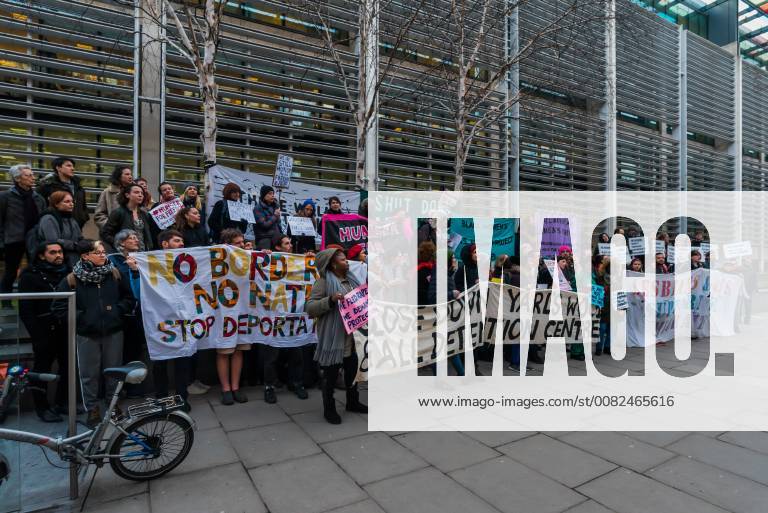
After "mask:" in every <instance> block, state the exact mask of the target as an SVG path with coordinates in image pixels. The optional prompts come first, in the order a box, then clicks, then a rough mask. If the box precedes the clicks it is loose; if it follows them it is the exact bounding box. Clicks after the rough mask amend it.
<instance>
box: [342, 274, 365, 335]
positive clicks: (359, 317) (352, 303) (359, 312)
mask: <svg viewBox="0 0 768 513" xmlns="http://www.w3.org/2000/svg"><path fill="white" fill-rule="evenodd" d="M339 312H340V313H341V320H342V321H344V329H345V330H347V333H348V334H351V333H354V332H355V331H357V330H358V329H360V328H362V327H363V326H365V325H366V324H367V323H368V284H367V283H363V284H362V285H360V286H359V287H357V288H356V289H353V290H351V291H350V292H349V293H348V294H347V295H346V296H344V298H343V299H342V300H341V301H339Z"/></svg>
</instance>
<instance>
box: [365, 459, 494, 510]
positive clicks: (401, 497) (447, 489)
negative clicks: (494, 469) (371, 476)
mask: <svg viewBox="0 0 768 513" xmlns="http://www.w3.org/2000/svg"><path fill="white" fill-rule="evenodd" d="M365 490H366V491H367V492H368V493H369V494H370V495H371V497H373V499H374V500H375V501H376V502H377V503H378V504H379V505H380V506H381V507H382V508H383V509H384V511H386V512H387V513H465V512H471V513H498V510H497V509H495V508H493V507H491V505H490V504H488V503H487V502H485V501H484V500H482V499H481V498H480V497H478V496H477V495H475V494H474V493H472V492H471V491H469V490H467V489H466V488H464V487H463V486H461V485H459V484H457V483H456V481H454V480H452V479H451V478H449V477H448V476H446V475H445V474H443V473H441V472H440V471H438V470H437V469H435V468H432V467H428V468H425V469H422V470H417V471H416V472H412V473H410V474H404V475H402V476H397V477H393V478H390V479H385V480H383V481H377V482H376V483H373V484H369V485H367V486H365Z"/></svg>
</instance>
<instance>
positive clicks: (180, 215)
mask: <svg viewBox="0 0 768 513" xmlns="http://www.w3.org/2000/svg"><path fill="white" fill-rule="evenodd" d="M193 208H194V209H195V210H197V211H198V212H199V211H200V210H199V209H198V208H197V207H184V208H182V209H181V210H179V211H178V212H177V213H176V220H175V221H174V223H173V228H174V229H175V230H178V231H180V232H181V233H184V230H186V229H187V228H194V227H193V226H192V225H191V224H189V221H188V220H187V214H188V213H189V211H190V210H192V209H193ZM197 226H200V225H199V224H198V225H197Z"/></svg>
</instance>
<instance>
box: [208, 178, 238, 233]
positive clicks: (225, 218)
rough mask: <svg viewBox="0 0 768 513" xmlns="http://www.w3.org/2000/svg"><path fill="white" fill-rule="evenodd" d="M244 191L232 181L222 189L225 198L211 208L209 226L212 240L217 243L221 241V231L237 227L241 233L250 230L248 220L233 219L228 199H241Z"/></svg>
mask: <svg viewBox="0 0 768 513" xmlns="http://www.w3.org/2000/svg"><path fill="white" fill-rule="evenodd" d="M242 194H243V191H241V190H240V186H239V185H237V184H234V183H232V182H230V183H228V184H227V185H225V186H224V190H223V191H222V196H223V198H222V199H220V200H219V201H217V202H216V203H215V204H214V205H213V210H211V217H209V218H208V228H210V230H211V233H210V234H211V240H213V242H215V243H217V244H218V243H221V242H222V240H221V232H222V231H223V230H226V229H228V228H237V229H238V230H240V233H245V232H246V231H247V230H248V221H243V220H242V219H232V218H231V217H230V216H229V207H228V206H227V202H228V201H240V196H241V195H242Z"/></svg>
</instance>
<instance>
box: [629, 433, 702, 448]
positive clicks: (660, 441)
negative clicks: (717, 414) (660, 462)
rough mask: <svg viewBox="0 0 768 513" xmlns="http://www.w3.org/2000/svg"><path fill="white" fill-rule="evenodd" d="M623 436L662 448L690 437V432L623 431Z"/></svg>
mask: <svg viewBox="0 0 768 513" xmlns="http://www.w3.org/2000/svg"><path fill="white" fill-rule="evenodd" d="M622 433H623V434H625V435H627V436H628V437H630V438H634V439H635V440H640V441H641V442H645V443H647V444H651V445H655V446H656V447H664V446H666V445H669V444H671V443H674V442H677V441H678V440H680V439H681V438H685V437H686V436H688V435H690V434H691V433H690V431H623V432H622Z"/></svg>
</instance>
